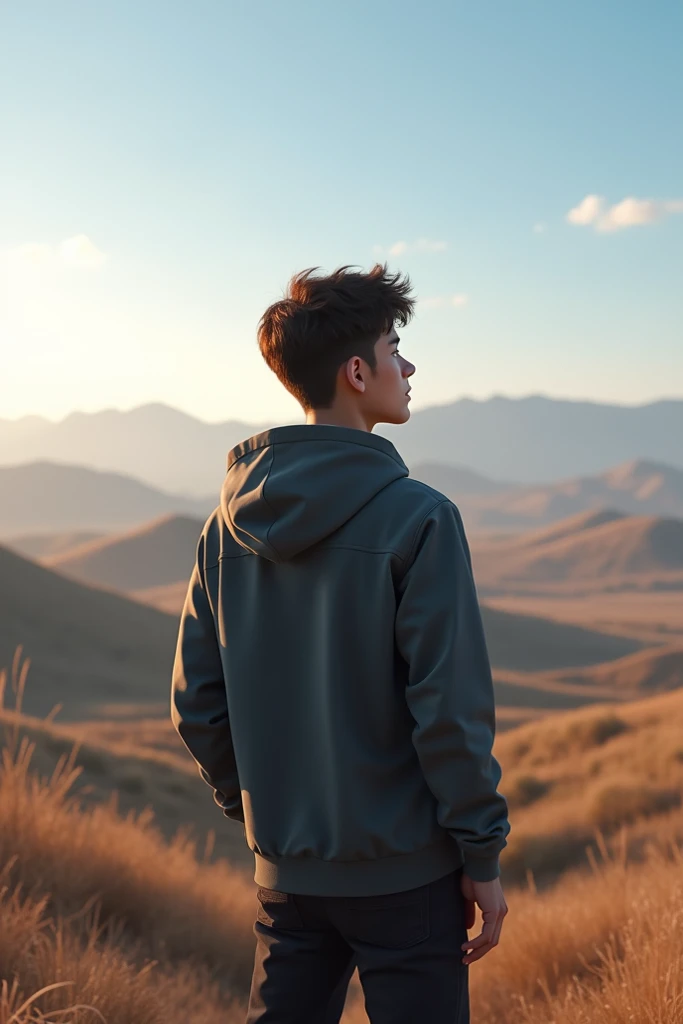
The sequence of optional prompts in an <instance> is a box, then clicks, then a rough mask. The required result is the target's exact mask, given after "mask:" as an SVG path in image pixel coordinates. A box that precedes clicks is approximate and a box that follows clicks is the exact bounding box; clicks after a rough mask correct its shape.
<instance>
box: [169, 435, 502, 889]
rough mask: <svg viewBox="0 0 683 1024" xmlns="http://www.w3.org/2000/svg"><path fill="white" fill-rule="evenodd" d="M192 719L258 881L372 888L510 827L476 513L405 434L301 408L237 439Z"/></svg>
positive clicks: (194, 665)
mask: <svg viewBox="0 0 683 1024" xmlns="http://www.w3.org/2000/svg"><path fill="white" fill-rule="evenodd" d="M171 718H172V721H173V723H174V725H175V727H176V729H177V730H178V733H179V734H180V736H181V738H182V740H183V741H184V743H185V744H186V746H187V747H188V749H189V751H190V753H191V754H192V756H193V757H194V758H195V760H196V761H197V764H198V768H199V773H200V775H201V776H202V778H203V779H204V781H205V782H207V783H208V784H209V785H210V786H211V787H212V789H213V790H214V799H215V800H216V802H217V803H218V805H219V806H220V807H221V808H222V809H223V812H224V814H225V815H227V816H228V817H230V818H234V819H236V820H237V821H241V822H243V823H244V829H245V838H246V841H247V843H248V845H249V848H250V849H251V850H252V851H253V853H254V857H255V875H254V879H255V881H256V883H257V884H258V885H261V886H264V887H266V888H270V889H279V890H281V891H284V892H293V893H304V894H312V895H324V896H366V895H379V894H384V893H389V892H399V891H403V890H406V889H412V888H414V887H416V886H419V885H424V884H426V883H427V882H430V881H433V880H434V879H436V878H439V877H440V876H442V875H444V874H447V873H448V872H449V871H452V870H454V869H455V868H457V867H460V866H461V865H464V870H465V871H466V873H467V874H468V875H469V876H470V877H471V878H473V879H475V880H480V881H487V880H489V879H492V878H495V877H497V875H498V874H499V861H498V858H499V853H500V851H501V850H502V849H503V848H504V847H505V845H506V836H507V835H508V833H509V829H510V826H509V823H508V818H507V804H506V801H505V798H504V797H503V796H502V795H501V794H500V793H499V792H497V786H498V783H499V781H500V777H501V771H500V767H499V765H498V762H497V761H496V760H495V758H494V757H493V756H492V753H491V749H492V745H493V739H494V734H495V713H494V696H493V684H492V679H491V669H490V665H489V659H488V654H487V648H486V642H485V638H484V631H483V626H482V620H481V614H480V610H479V604H478V600H477V593H476V589H475V583H474V579H473V576H472V564H471V559H470V552H469V547H468V544H467V540H466V538H465V531H464V528H463V523H462V519H461V517H460V512H459V511H458V509H457V507H456V506H455V505H454V504H453V502H452V501H450V500H449V499H448V498H447V497H445V496H444V495H443V494H441V493H439V491H436V490H434V489H433V488H431V487H428V486H427V485H426V484H423V483H420V482H419V481H417V480H412V479H411V478H410V477H409V475H408V469H407V467H406V465H405V463H404V462H403V460H402V459H401V457H400V456H399V454H398V452H397V451H396V449H395V447H394V445H393V444H392V443H391V442H390V441H389V440H387V439H386V438H385V437H382V436H380V435H377V434H374V433H368V432H366V431H362V430H355V429H352V428H349V427H337V426H332V425H327V424H324V425H322V424H316V425H313V424H300V425H294V426H284V427H276V428H274V429H272V430H266V431H263V432H262V433H260V434H256V435H255V436H254V437H251V438H249V439H248V440H246V441H243V442H241V443H240V444H238V445H236V446H235V447H234V448H233V449H232V450H231V451H230V453H229V455H228V469H227V474H226V477H225V482H224V484H223V489H222V492H221V497H220V505H219V506H218V507H217V508H216V509H215V510H214V512H213V513H212V514H211V516H210V517H209V519H208V520H207V522H206V525H205V526H204V529H203V531H202V534H201V537H200V540H199V543H198V546H197V557H196V562H195V566H194V569H193V573H192V577H191V579H190V583H189V587H188V592H187V597H186V600H185V605H184V608H183V612H182V616H181V621H180V628H179V633H178V643H177V648H176V655H175V663H174V667H173V677H172V692H171Z"/></svg>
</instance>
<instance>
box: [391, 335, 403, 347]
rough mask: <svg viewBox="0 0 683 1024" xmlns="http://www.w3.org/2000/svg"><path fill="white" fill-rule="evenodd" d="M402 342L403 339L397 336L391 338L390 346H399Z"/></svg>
mask: <svg viewBox="0 0 683 1024" xmlns="http://www.w3.org/2000/svg"><path fill="white" fill-rule="evenodd" d="M400 340H401V339H400V338H399V336H398V334H397V335H396V337H395V338H389V341H388V344H389V345H398V343H399V341H400Z"/></svg>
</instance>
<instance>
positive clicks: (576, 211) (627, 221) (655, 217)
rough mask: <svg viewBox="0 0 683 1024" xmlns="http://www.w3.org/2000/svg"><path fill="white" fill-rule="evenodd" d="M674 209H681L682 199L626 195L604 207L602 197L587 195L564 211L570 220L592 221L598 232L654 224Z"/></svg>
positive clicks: (675, 210) (572, 222)
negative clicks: (640, 197)
mask: <svg viewBox="0 0 683 1024" xmlns="http://www.w3.org/2000/svg"><path fill="white" fill-rule="evenodd" d="M674 213H683V199H637V198H636V197H635V196H627V197H626V198H625V199H622V200H621V202H619V203H615V204H614V206H610V207H608V208H607V209H606V208H605V205H604V197H603V196H597V195H587V196H586V197H585V198H584V199H582V200H581V202H580V203H579V205H578V206H575V207H574V208H573V209H572V210H570V211H569V213H568V214H567V220H568V221H569V223H570V224H581V225H588V224H592V225H593V226H594V227H595V230H596V231H600V232H602V233H605V232H610V231H621V230H623V229H624V228H632V227H638V226H642V225H644V224H656V223H657V222H658V221H661V220H663V219H664V218H665V217H668V216H670V215H671V214H674Z"/></svg>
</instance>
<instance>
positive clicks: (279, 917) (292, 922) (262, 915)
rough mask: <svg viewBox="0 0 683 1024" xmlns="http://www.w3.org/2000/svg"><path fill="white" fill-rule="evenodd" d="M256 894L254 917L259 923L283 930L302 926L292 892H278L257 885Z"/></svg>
mask: <svg viewBox="0 0 683 1024" xmlns="http://www.w3.org/2000/svg"><path fill="white" fill-rule="evenodd" d="M256 896H257V899H258V909H257V911H256V919H257V921H260V922H261V924H265V925H267V926H268V927H269V928H276V929H283V930H285V931H286V930H288V929H292V928H294V929H296V928H303V926H304V924H303V921H302V920H301V915H300V913H299V910H298V908H297V905H296V900H295V898H294V894H293V893H290V892H278V890H277V889H264V888H263V887H262V886H259V888H258V889H257V891H256Z"/></svg>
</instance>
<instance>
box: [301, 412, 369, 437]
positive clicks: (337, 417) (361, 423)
mask: <svg viewBox="0 0 683 1024" xmlns="http://www.w3.org/2000/svg"><path fill="white" fill-rule="evenodd" d="M306 423H329V424H330V425H331V426H334V427H351V428H352V429H353V430H365V431H367V432H368V433H371V432H372V427H369V426H368V424H367V423H366V421H365V419H364V418H363V417H362V416H361V414H360V412H359V411H358V410H357V409H335V408H334V407H332V408H330V409H309V411H308V412H307V413H306Z"/></svg>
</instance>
